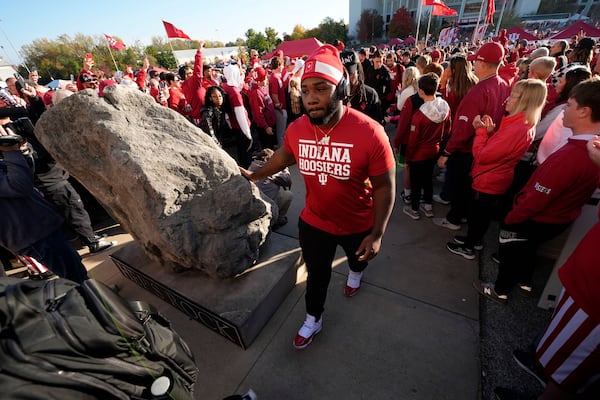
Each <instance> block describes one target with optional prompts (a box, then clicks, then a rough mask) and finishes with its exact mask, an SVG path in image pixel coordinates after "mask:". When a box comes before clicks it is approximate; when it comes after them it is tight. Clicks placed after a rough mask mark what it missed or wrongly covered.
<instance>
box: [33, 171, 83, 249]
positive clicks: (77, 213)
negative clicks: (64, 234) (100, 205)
mask: <svg viewBox="0 0 600 400" xmlns="http://www.w3.org/2000/svg"><path fill="white" fill-rule="evenodd" d="M43 191H44V195H45V197H46V200H48V201H49V202H50V203H51V204H52V205H54V206H55V207H56V209H57V210H58V213H59V214H60V215H61V216H62V217H63V218H64V219H65V222H66V223H67V224H68V225H69V226H70V227H71V228H72V229H73V230H74V231H75V233H77V235H79V236H80V237H81V239H82V240H83V241H84V243H85V244H86V245H87V244H90V243H91V242H93V241H94V229H93V228H92V222H91V221H90V216H89V214H88V213H87V211H86V210H85V208H84V206H83V202H82V201H81V197H80V196H79V193H77V191H76V190H75V188H73V186H71V184H70V183H69V182H68V181H65V182H64V184H60V185H54V186H49V187H45V188H43Z"/></svg>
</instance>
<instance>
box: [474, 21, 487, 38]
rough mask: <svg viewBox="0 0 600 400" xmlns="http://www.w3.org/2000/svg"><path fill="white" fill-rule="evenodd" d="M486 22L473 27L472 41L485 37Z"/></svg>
mask: <svg viewBox="0 0 600 400" xmlns="http://www.w3.org/2000/svg"><path fill="white" fill-rule="evenodd" d="M487 28H488V24H481V25H479V26H478V27H477V29H475V34H474V35H473V40H474V41H476V42H477V41H479V42H480V41H482V40H483V38H484V37H485V31H487Z"/></svg>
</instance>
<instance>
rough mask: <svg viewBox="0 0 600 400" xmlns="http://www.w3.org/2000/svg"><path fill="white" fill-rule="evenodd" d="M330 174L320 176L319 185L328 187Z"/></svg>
mask: <svg viewBox="0 0 600 400" xmlns="http://www.w3.org/2000/svg"><path fill="white" fill-rule="evenodd" d="M328 176H329V175H328V174H319V183H320V184H321V185H323V186H325V185H327V177H328Z"/></svg>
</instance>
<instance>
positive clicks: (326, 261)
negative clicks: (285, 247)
mask: <svg viewBox="0 0 600 400" xmlns="http://www.w3.org/2000/svg"><path fill="white" fill-rule="evenodd" d="M298 232H299V239H300V247H301V248H302V257H303V258H304V263H305V264H306V270H307V272H308V279H307V282H306V297H305V300H306V312H307V313H308V314H310V315H312V316H314V317H315V320H317V321H318V320H319V319H320V318H321V314H322V313H323V310H324V309H325V299H326V297H327V287H328V286H329V281H330V280H331V266H332V263H333V259H334V257H335V250H336V248H337V246H338V245H340V246H342V248H343V249H344V252H345V253H346V256H347V257H348V265H349V267H350V270H351V271H354V272H361V271H363V270H364V269H365V268H367V262H365V261H358V257H357V256H356V255H355V254H354V253H355V252H356V250H357V249H358V247H359V246H360V244H361V243H362V241H363V239H364V238H365V236H367V235H368V234H369V232H370V230H369V231H367V232H361V233H356V234H352V235H332V234H330V233H327V232H324V231H322V230H320V229H317V228H315V227H313V226H311V225H309V224H307V223H306V222H304V221H303V220H302V219H300V220H299V222H298Z"/></svg>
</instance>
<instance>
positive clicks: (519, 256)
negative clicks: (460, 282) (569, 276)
mask: <svg viewBox="0 0 600 400" xmlns="http://www.w3.org/2000/svg"><path fill="white" fill-rule="evenodd" d="M569 225H570V224H544V223H541V222H535V221H526V222H523V223H520V224H514V225H506V224H502V226H501V227H500V236H499V238H498V241H499V242H500V246H499V251H498V256H499V257H500V266H499V267H498V276H497V277H496V283H495V286H494V289H495V290H496V293H498V294H508V292H510V290H511V289H512V288H513V286H515V285H516V284H520V285H527V286H531V281H532V278H533V270H534V267H535V256H536V252H537V249H538V247H539V246H540V244H542V243H543V242H545V241H547V240H550V239H553V238H555V237H556V236H558V235H560V234H561V233H562V232H564V230H565V229H567V227H568V226H569Z"/></svg>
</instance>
